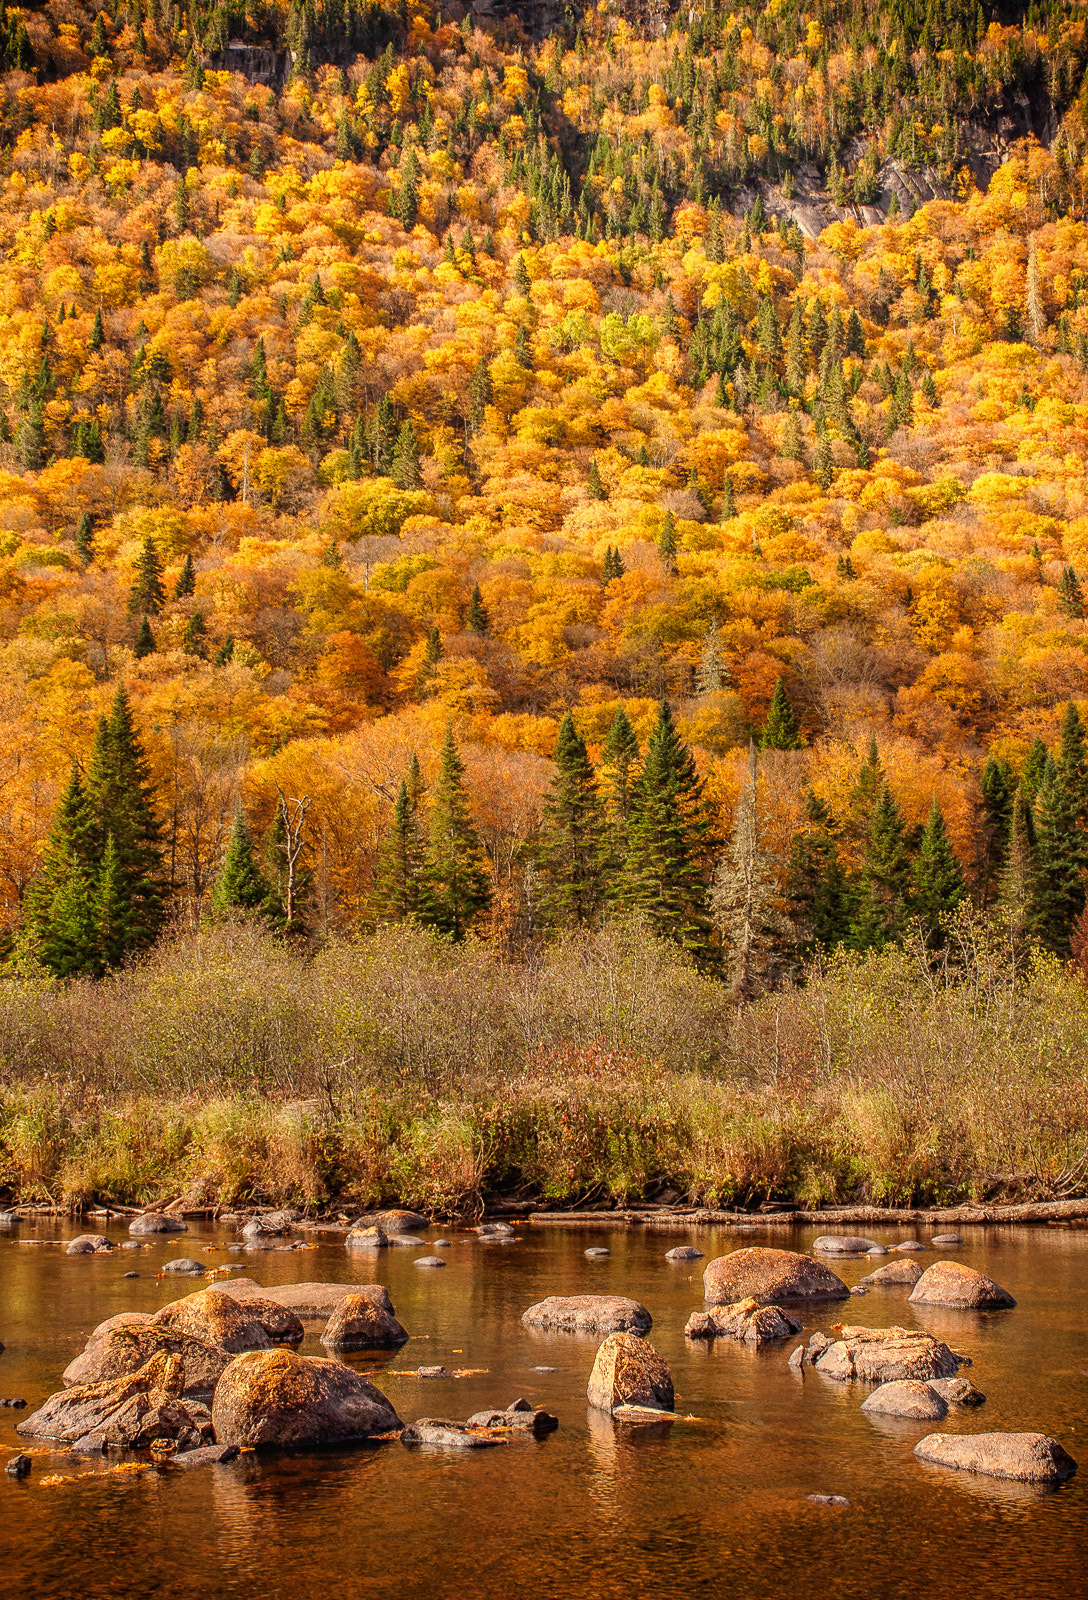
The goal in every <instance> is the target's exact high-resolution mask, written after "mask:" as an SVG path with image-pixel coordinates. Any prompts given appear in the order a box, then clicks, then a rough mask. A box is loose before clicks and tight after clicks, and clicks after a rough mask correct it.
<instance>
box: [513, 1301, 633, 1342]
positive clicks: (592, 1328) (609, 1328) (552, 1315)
mask: <svg viewBox="0 0 1088 1600" xmlns="http://www.w3.org/2000/svg"><path fill="white" fill-rule="evenodd" d="M521 1320H522V1322H524V1323H525V1325H526V1327H528V1328H549V1329H557V1330H562V1331H565V1332H568V1333H649V1331H650V1329H651V1328H652V1327H653V1318H652V1317H651V1315H650V1313H649V1312H648V1311H647V1309H646V1307H645V1306H644V1305H640V1304H639V1302H638V1301H637V1300H629V1299H627V1297H626V1296H625V1295H620V1294H568V1295H559V1294H553V1295H549V1297H548V1298H547V1299H546V1300H540V1301H538V1302H537V1304H536V1305H535V1306H530V1307H529V1309H528V1311H526V1312H525V1313H524V1314H523V1316H522V1319H521Z"/></svg>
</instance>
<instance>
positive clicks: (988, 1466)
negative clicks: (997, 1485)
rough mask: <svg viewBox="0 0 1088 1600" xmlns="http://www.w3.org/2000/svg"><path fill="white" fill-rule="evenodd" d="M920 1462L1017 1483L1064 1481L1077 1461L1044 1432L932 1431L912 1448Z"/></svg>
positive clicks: (1071, 1472) (1074, 1470) (1075, 1467)
mask: <svg viewBox="0 0 1088 1600" xmlns="http://www.w3.org/2000/svg"><path fill="white" fill-rule="evenodd" d="M914 1453H915V1455H916V1456H917V1457H918V1459H919V1460H920V1461H931V1462H933V1463H934V1464H935V1465H936V1466H940V1467H958V1468H959V1469H960V1470H961V1471H963V1472H981V1473H985V1474H986V1476H988V1477H991V1478H1011V1479H1013V1480H1014V1481H1015V1482H1017V1483H1064V1482H1065V1481H1066V1479H1067V1478H1071V1477H1072V1476H1073V1474H1074V1473H1075V1472H1076V1470H1077V1463H1076V1462H1075V1461H1074V1460H1073V1458H1072V1456H1071V1455H1068V1454H1067V1453H1066V1451H1065V1450H1063V1449H1062V1446H1061V1445H1060V1444H1059V1443H1058V1441H1057V1439H1051V1438H1050V1437H1049V1435H1048V1434H1045V1433H931V1434H928V1435H927V1436H926V1438H924V1439H922V1440H921V1441H920V1442H919V1443H918V1444H916V1445H915V1447H914Z"/></svg>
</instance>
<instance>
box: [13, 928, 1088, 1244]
mask: <svg viewBox="0 0 1088 1600" xmlns="http://www.w3.org/2000/svg"><path fill="white" fill-rule="evenodd" d="M1086 1050H1088V1004H1086V1001H1085V996H1084V991H1083V988H1082V986H1081V984H1080V982H1079V980H1078V979H1077V978H1076V977H1075V976H1073V975H1071V972H1070V970H1069V969H1068V968H1067V967H1065V966H1063V965H1061V964H1059V963H1058V962H1056V961H1054V960H1053V958H1050V957H1046V956H1043V955H1041V954H1039V953H1038V952H1035V951H1032V950H1031V949H1030V948H1027V947H1024V946H1022V945H1021V944H1020V943H1019V942H1018V939H1017V937H1016V936H1015V934H1013V933H1010V932H1009V931H1007V930H1006V931H1005V932H1000V931H998V930H997V929H995V928H993V927H987V926H984V925H982V924H980V923H979V922H978V921H977V920H976V919H975V917H974V916H973V914H963V915H961V917H960V919H959V921H958V922H957V923H956V924H955V926H954V927H953V929H952V930H951V932H950V936H949V939H948V942H947V944H946V946H945V949H944V951H943V952H942V955H941V958H940V960H939V962H936V963H935V961H934V959H933V956H932V953H931V952H926V951H925V950H924V949H923V948H922V947H921V946H917V947H914V948H906V949H901V948H890V949H888V950H887V951H885V952H883V953H880V954H874V955H870V956H868V957H865V958H862V957H857V956H846V955H842V956H839V957H838V958H835V959H833V960H831V961H830V962H829V963H828V964H827V965H826V966H825V967H823V968H822V969H819V970H816V971H814V972H813V973H812V974H811V975H810V977H809V981H808V982H807V984H806V985H805V986H804V987H803V988H796V989H790V990H787V991H783V992H779V993H777V994H775V995H772V996H768V997H767V998H766V999H764V1000H762V1001H759V1002H756V1003H754V1004H747V1005H743V1006H739V1007H738V1006H736V1005H735V1004H734V1003H733V1002H732V1000H731V999H730V997H729V995H728V991H727V990H726V988H725V987H724V985H722V984H721V983H720V982H719V981H717V980H715V979H713V978H708V977H706V976H704V975H703V974H701V973H700V972H699V971H698V970H697V969H696V968H695V967H694V965H693V964H692V963H691V962H690V961H689V960H688V959H687V958H685V957H684V956H683V955H682V954H681V953H680V952H679V951H678V950H677V949H676V947H675V946H674V945H673V944H671V943H669V942H667V941H659V940H655V939H653V938H652V937H651V936H650V935H649V934H648V932H647V930H646V929H645V928H644V927H641V926H624V925H622V924H620V925H612V926H609V927H606V928H604V929H602V930H600V931H598V932H596V933H593V934H581V935H575V936H572V937H570V938H568V939H566V940H565V941H563V942H561V943H559V944H556V945H553V946H551V947H549V948H547V949H546V950H545V951H543V952H542V954H541V956H540V959H539V961H537V962H536V963H534V964H533V965H532V966H529V967H512V966H509V965H506V964H504V963H502V962H501V961H499V960H497V959H496V958H495V956H494V953H493V952H492V951H489V950H488V949H487V948H486V947H485V946H484V945H483V944H482V943H480V942H478V941H475V940H472V939H470V940H467V941H465V942H464V943H462V944H460V945H454V944H451V943H450V942H449V941H447V940H444V939H441V938H437V937H435V936H433V935H430V934H427V933H425V932H422V931H420V930H418V929H414V928H410V927H400V928H388V929H385V930H383V931H382V932H380V933H378V934H376V935H374V936H371V937H368V938H363V939H361V940H359V941H357V942H351V943H346V942H340V941H332V942H330V944H329V945H328V946H326V947H325V948H324V949H323V950H322V951H321V953H320V954H319V955H318V956H317V957H316V958H315V959H310V958H309V957H307V956H305V955H304V954H302V953H300V952H299V951H297V950H294V949H292V948H290V947H289V946H285V945H284V944H282V943H281V942H278V941H277V940H276V938H275V937H274V936H273V935H270V934H268V933H266V932H264V931H262V930H261V929H260V928H259V927H257V926H256V925H253V924H248V925H247V924H232V925H228V926H220V927H219V928H216V929H214V930H211V931H208V932H205V933H202V934H200V935H198V936H196V937H191V936H185V937H182V938H179V939H176V940H171V941H168V942H166V943H164V944H162V945H160V946H159V947H158V948H157V950H156V951H155V953H154V954H153V955H152V956H151V957H150V958H148V959H147V960H146V961H144V962H143V963H141V964H140V965H138V966H136V967H134V968H132V969H130V970H127V971H124V972H121V973H118V974H116V975H114V976H111V977H108V978H106V979H104V980H103V981H101V982H98V983H92V982H88V981H77V982H73V983H70V984H67V985H56V984H51V983H45V982H34V981H26V980H24V981H19V980H15V979H12V980H9V981H7V982H5V983H3V984H2V985H0V1183H3V1184H5V1185H6V1186H7V1187H8V1188H9V1189H10V1190H12V1191H14V1192H17V1193H19V1194H21V1195H22V1196H23V1197H25V1198H28V1199H29V1198H35V1197H36V1198H40V1199H45V1198H49V1199H51V1200H53V1201H54V1202H56V1203H59V1204H79V1203H83V1202H87V1201H90V1200H91V1199H96V1200H108V1199H113V1200H116V1201H118V1202H121V1203H129V1204H141V1203H144V1202H146V1201H150V1200H157V1201H160V1202H161V1201H169V1200H173V1199H176V1198H178V1197H180V1196H182V1195H187V1196H188V1197H189V1198H190V1203H192V1204H194V1205H198V1204H216V1203H221V1204H231V1203H235V1202H247V1201H248V1202H255V1203H263V1202H293V1203H301V1204H305V1205H310V1206H315V1207H321V1208H330V1209H331V1210H332V1211H333V1212H334V1213H335V1212H336V1211H337V1210H339V1209H345V1210H346V1211H348V1212H353V1211H354V1210H356V1209H358V1208H359V1207H360V1206H361V1205H363V1204H366V1203H368V1202H372V1201H379V1200H392V1199H398V1200H401V1201H403V1202H406V1203H410V1204H415V1205H419V1206H422V1207H424V1208H425V1209H428V1210H435V1211H437V1212H439V1213H447V1214H449V1213H461V1212H466V1211H468V1212H471V1211H472V1210H473V1209H476V1208H478V1207H479V1205H480V1204H481V1202H482V1200H483V1199H484V1198H485V1197H494V1196H496V1195H500V1194H502V1195H508V1196H509V1195H516V1196H519V1197H521V1198H538V1199H539V1198H542V1199H545V1200H549V1201H553V1202H555V1203H559V1204H568V1203H575V1202H577V1201H580V1200H586V1199H590V1200H593V1199H609V1198H615V1199H618V1200H623V1199H639V1198H644V1197H649V1198H653V1197H654V1196H655V1195H658V1194H660V1193H661V1192H662V1191H663V1190H664V1189H666V1188H668V1189H671V1190H672V1191H673V1192H674V1193H675V1194H679V1195H684V1196H687V1197H689V1198H692V1199H696V1200H700V1201H705V1202H709V1203H712V1204H716V1203H722V1204H739V1205H750V1204H754V1203H758V1202H760V1201H762V1200H765V1199H772V1200H773V1199H791V1200H796V1201H798V1202H801V1203H809V1204H818V1203H821V1202H830V1201H833V1200H846V1199H852V1200H869V1201H873V1202H876V1203H882V1204H890V1205H897V1204H907V1203H911V1202H917V1203H921V1202H927V1203H944V1202H950V1201H954V1200H957V1199H961V1198H990V1199H1024V1198H1029V1197H1054V1196H1061V1195H1063V1194H1065V1193H1068V1192H1072V1191H1075V1190H1076V1189H1077V1186H1078V1184H1082V1183H1083V1179H1084V1170H1085V1156H1086V1153H1088V1090H1086V1087H1085V1078H1084V1073H1083V1061H1084V1059H1085V1052H1086Z"/></svg>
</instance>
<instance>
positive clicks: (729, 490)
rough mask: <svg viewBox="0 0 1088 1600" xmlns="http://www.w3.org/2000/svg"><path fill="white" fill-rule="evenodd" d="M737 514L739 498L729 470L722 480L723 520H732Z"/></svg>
mask: <svg viewBox="0 0 1088 1600" xmlns="http://www.w3.org/2000/svg"><path fill="white" fill-rule="evenodd" d="M736 514H737V499H736V495H735V494H734V493H733V480H732V478H731V477H730V476H729V474H728V472H727V473H726V475H725V477H724V478H723V480H722V518H721V519H722V522H723V523H725V522H732V520H733V518H734V517H735V516H736Z"/></svg>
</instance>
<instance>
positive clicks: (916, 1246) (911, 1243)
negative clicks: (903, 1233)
mask: <svg viewBox="0 0 1088 1600" xmlns="http://www.w3.org/2000/svg"><path fill="white" fill-rule="evenodd" d="M892 1249H893V1250H899V1251H902V1252H905V1253H906V1254H907V1255H909V1254H910V1253H911V1252H912V1251H913V1252H914V1253H917V1252H918V1251H919V1250H924V1249H925V1245H924V1244H923V1243H922V1241H921V1239H904V1240H903V1241H902V1243H901V1244H893V1245H892Z"/></svg>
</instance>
